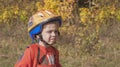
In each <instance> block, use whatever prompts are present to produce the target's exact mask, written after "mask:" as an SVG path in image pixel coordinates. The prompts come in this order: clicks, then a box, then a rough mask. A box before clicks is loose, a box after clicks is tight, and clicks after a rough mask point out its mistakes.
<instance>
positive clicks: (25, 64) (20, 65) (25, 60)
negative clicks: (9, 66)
mask: <svg viewBox="0 0 120 67" xmlns="http://www.w3.org/2000/svg"><path fill="white" fill-rule="evenodd" d="M14 67H32V60H31V53H30V48H27V49H26V50H25V52H24V55H23V56H22V58H21V59H20V60H19V61H17V63H16V64H15V66H14Z"/></svg>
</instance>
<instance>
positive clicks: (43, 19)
mask: <svg viewBox="0 0 120 67" xmlns="http://www.w3.org/2000/svg"><path fill="white" fill-rule="evenodd" d="M53 21H58V23H59V26H61V24H62V19H61V16H59V15H55V14H53V13H52V12H50V11H48V10H43V11H39V12H37V13H35V14H34V15H33V16H32V17H30V19H29V22H28V32H29V35H30V37H31V38H32V40H34V39H35V35H37V34H40V33H41V31H42V28H43V25H44V24H46V23H49V22H53Z"/></svg>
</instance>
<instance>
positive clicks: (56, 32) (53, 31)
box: [47, 30, 58, 34]
mask: <svg viewBox="0 0 120 67" xmlns="http://www.w3.org/2000/svg"><path fill="white" fill-rule="evenodd" d="M52 32H54V33H55V34H56V33H58V30H56V31H47V33H52Z"/></svg>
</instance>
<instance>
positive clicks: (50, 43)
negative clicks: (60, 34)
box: [48, 42, 56, 45]
mask: <svg viewBox="0 0 120 67" xmlns="http://www.w3.org/2000/svg"><path fill="white" fill-rule="evenodd" d="M55 43H56V42H49V43H48V44H49V45H53V44H55Z"/></svg>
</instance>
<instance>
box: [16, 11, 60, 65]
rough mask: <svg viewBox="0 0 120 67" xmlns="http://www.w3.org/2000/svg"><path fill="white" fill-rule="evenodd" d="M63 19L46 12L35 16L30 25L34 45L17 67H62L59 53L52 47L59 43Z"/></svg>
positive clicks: (27, 50) (26, 51)
mask: <svg viewBox="0 0 120 67" xmlns="http://www.w3.org/2000/svg"><path fill="white" fill-rule="evenodd" d="M61 22H62V20H61V17H60V16H57V15H54V14H53V13H51V12H50V11H47V10H44V11H39V12H37V13H36V14H34V15H33V16H32V17H31V18H30V20H29V23H28V32H29V34H30V37H31V39H32V42H33V44H32V45H30V46H29V47H28V48H27V49H26V50H25V52H24V55H23V57H22V58H21V59H20V60H19V61H18V62H17V63H16V64H15V67H61V65H60V63H59V53H58V50H57V49H56V48H54V47H53V46H52V45H53V44H55V42H56V41H57V38H58V36H59V35H60V34H59V27H60V26H61Z"/></svg>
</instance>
